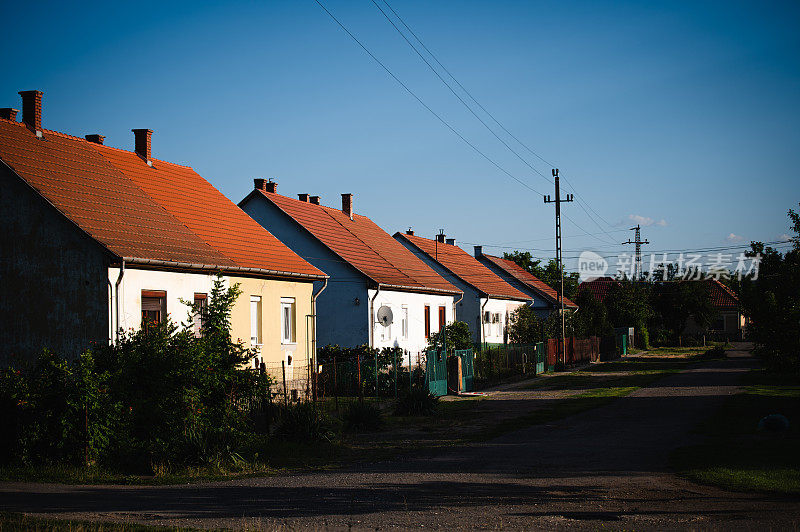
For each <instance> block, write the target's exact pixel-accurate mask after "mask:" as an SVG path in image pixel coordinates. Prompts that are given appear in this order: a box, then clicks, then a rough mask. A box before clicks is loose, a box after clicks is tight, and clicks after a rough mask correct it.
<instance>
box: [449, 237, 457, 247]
mask: <svg viewBox="0 0 800 532" xmlns="http://www.w3.org/2000/svg"><path fill="white" fill-rule="evenodd" d="M447 243H448V244H449V245H451V246H455V245H456V239H455V238H448V239H447Z"/></svg>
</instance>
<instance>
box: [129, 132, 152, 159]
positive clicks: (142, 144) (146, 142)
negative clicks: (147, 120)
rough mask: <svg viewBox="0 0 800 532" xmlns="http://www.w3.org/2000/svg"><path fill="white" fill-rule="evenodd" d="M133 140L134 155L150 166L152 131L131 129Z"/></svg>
mask: <svg viewBox="0 0 800 532" xmlns="http://www.w3.org/2000/svg"><path fill="white" fill-rule="evenodd" d="M131 131H133V138H134V151H135V152H136V155H138V156H139V157H141V158H142V159H144V160H145V162H146V163H147V164H148V165H150V166H152V162H151V161H152V159H151V153H150V151H151V147H152V138H153V130H152V129H131Z"/></svg>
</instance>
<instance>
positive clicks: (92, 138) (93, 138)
mask: <svg viewBox="0 0 800 532" xmlns="http://www.w3.org/2000/svg"><path fill="white" fill-rule="evenodd" d="M85 138H86V140H88V141H89V142H94V143H95V144H102V143H103V142H104V141H105V140H106V137H105V135H100V134H99V133H92V134H91V135H86V137H85Z"/></svg>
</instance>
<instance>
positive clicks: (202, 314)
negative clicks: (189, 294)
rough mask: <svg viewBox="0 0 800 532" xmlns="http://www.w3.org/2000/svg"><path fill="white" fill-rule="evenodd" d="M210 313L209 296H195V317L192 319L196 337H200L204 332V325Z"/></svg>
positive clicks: (197, 294)
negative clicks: (208, 312)
mask: <svg viewBox="0 0 800 532" xmlns="http://www.w3.org/2000/svg"><path fill="white" fill-rule="evenodd" d="M207 311H208V294H200V293H195V294H194V316H193V317H192V325H193V329H194V335H195V336H196V337H198V338H199V337H200V335H201V333H202V331H203V325H204V323H205V319H206V312H207Z"/></svg>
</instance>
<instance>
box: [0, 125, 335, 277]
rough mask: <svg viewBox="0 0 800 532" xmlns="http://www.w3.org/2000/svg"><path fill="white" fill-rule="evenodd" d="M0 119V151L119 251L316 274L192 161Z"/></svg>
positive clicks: (36, 186) (53, 201)
mask: <svg viewBox="0 0 800 532" xmlns="http://www.w3.org/2000/svg"><path fill="white" fill-rule="evenodd" d="M43 134H44V138H43V139H41V140H40V139H37V138H36V136H35V135H34V133H33V132H31V131H30V130H29V129H28V128H27V127H26V126H25V125H24V124H23V123H21V122H16V121H11V120H4V119H0V159H2V160H3V161H4V162H5V163H6V164H8V165H9V166H10V167H11V168H12V169H13V170H14V172H15V173H16V174H17V175H19V176H20V177H21V178H22V179H24V180H25V181H26V182H27V183H28V184H29V185H30V186H31V187H33V188H34V189H35V190H36V191H37V192H38V193H39V194H40V195H41V196H43V197H44V198H45V199H46V200H47V201H48V202H49V203H51V204H52V205H53V206H54V207H55V208H56V209H58V210H59V211H60V212H61V213H62V214H64V215H65V216H66V217H67V218H69V219H70V220H71V221H72V222H73V223H75V224H76V225H77V226H78V227H80V228H81V229H82V230H83V231H85V232H86V233H87V234H88V235H89V236H91V237H92V238H93V239H94V240H96V241H97V242H99V243H100V244H102V245H103V246H104V247H106V248H107V249H108V250H109V251H110V252H112V253H113V254H115V255H117V256H119V257H130V258H137V259H143V260H151V261H164V262H167V263H182V264H196V265H203V266H206V267H215V268H221V269H225V268H229V269H232V270H236V269H254V270H259V271H262V273H267V272H270V273H272V274H274V275H288V276H298V275H299V276H314V277H316V276H323V275H324V274H323V273H322V272H321V271H319V270H318V269H317V268H315V267H314V266H312V265H311V264H309V263H307V262H306V261H304V260H303V259H301V258H300V257H299V256H298V255H296V254H295V253H294V252H293V251H291V250H290V249H289V248H287V247H286V246H285V245H283V244H282V243H281V242H280V241H279V240H278V239H276V238H275V237H274V236H273V235H272V234H270V233H269V232H268V231H267V230H265V229H264V228H262V227H261V226H259V225H258V224H257V223H256V222H255V221H254V220H252V219H251V218H250V217H249V216H247V214H245V213H244V212H243V211H241V210H240V209H239V208H238V207H237V206H236V205H234V204H233V203H232V202H231V201H230V200H228V199H227V198H225V197H224V196H223V195H222V194H221V193H220V192H219V191H217V190H216V189H214V187H212V186H211V184H210V183H208V182H207V181H206V180H205V179H203V178H202V177H200V176H199V175H198V174H196V173H195V172H194V171H193V170H192V169H190V168H187V167H183V166H178V165H174V164H170V163H167V162H164V161H154V163H153V165H154V166H153V168H150V167H149V166H147V164H146V163H145V162H144V161H143V160H142V159H141V158H139V156H138V155H136V154H135V153H133V152H129V151H124V150H118V149H115V148H110V147H107V146H101V145H99V144H95V143H92V142H88V141H86V140H84V139H80V138H77V137H73V136H71V135H66V134H64V133H59V132H56V131H50V130H44V131H43Z"/></svg>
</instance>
